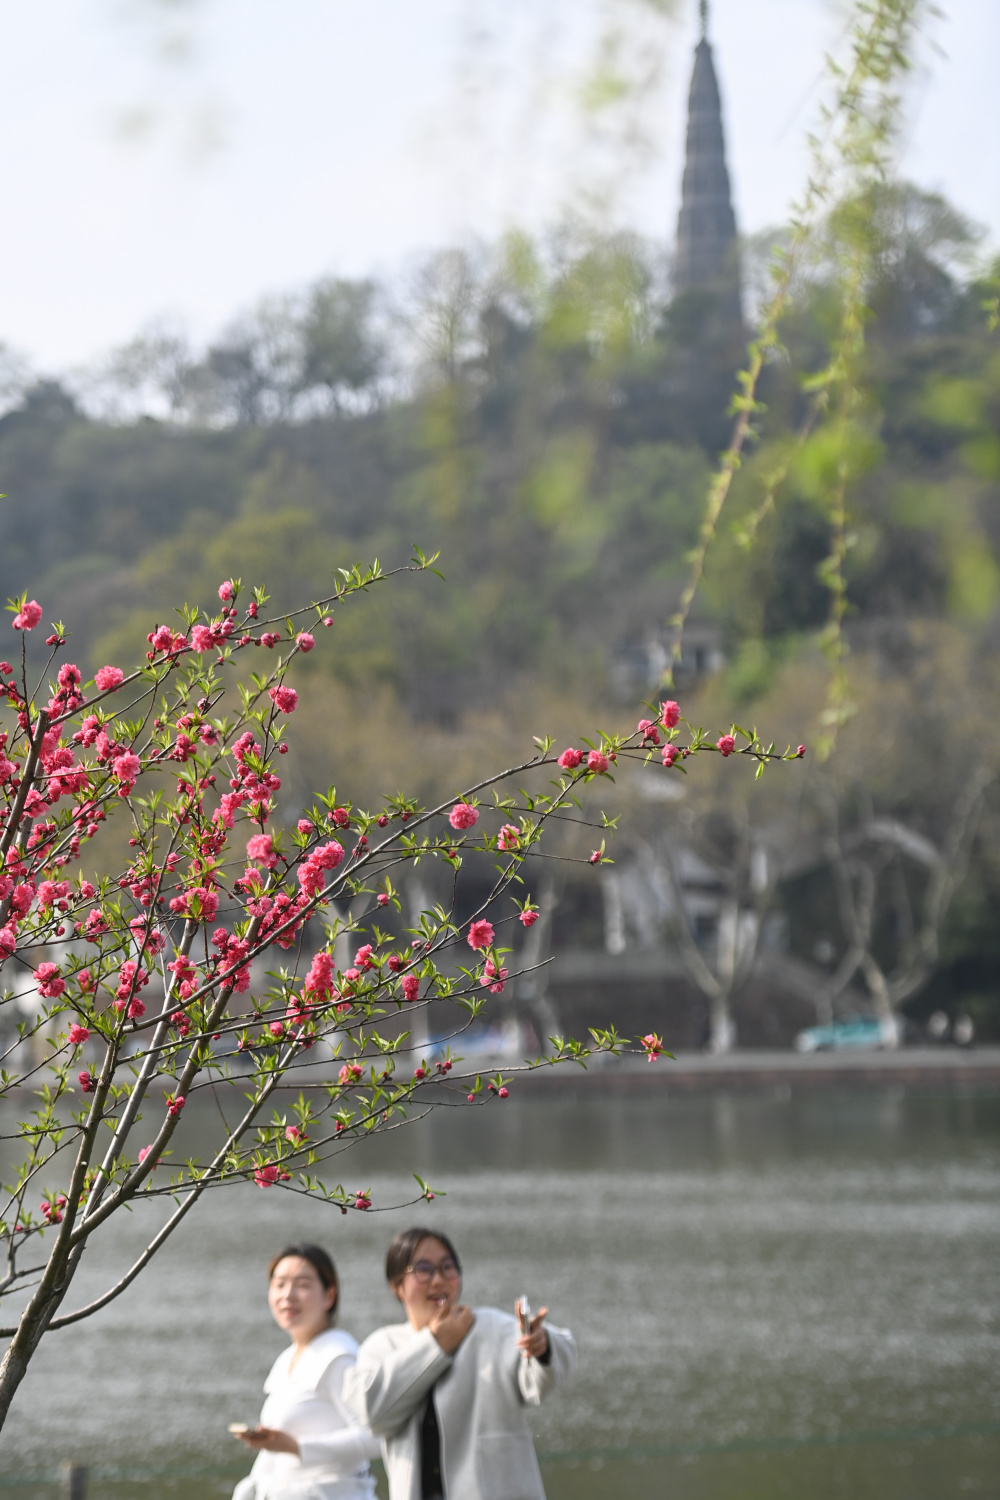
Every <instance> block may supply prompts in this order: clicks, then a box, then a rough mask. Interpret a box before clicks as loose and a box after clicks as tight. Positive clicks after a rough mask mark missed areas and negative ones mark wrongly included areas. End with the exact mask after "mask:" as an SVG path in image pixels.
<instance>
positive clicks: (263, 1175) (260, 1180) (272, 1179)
mask: <svg viewBox="0 0 1000 1500" xmlns="http://www.w3.org/2000/svg"><path fill="white" fill-rule="evenodd" d="M280 1176H281V1173H280V1171H279V1169H278V1168H277V1167H276V1166H275V1165H274V1164H273V1162H272V1163H271V1164H270V1165H269V1166H266V1167H257V1168H255V1170H254V1174H253V1180H254V1182H255V1183H256V1184H257V1186H258V1187H259V1188H267V1187H273V1186H274V1184H275V1183H276V1182H277V1181H278V1179H279V1178H280Z"/></svg>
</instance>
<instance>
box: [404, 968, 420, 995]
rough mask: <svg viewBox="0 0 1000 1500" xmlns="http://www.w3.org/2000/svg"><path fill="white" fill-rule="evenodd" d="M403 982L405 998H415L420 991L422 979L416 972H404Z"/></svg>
mask: <svg viewBox="0 0 1000 1500" xmlns="http://www.w3.org/2000/svg"><path fill="white" fill-rule="evenodd" d="M402 983H403V998H404V999H405V1000H415V999H416V998H417V996H418V994H419V993H420V980H419V979H418V978H417V976H416V974H404V975H403V981H402Z"/></svg>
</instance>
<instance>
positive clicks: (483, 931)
mask: <svg viewBox="0 0 1000 1500" xmlns="http://www.w3.org/2000/svg"><path fill="white" fill-rule="evenodd" d="M495 936H496V934H495V933H494V931H493V924H492V923H491V922H487V921H486V920H485V919H483V918H480V920H479V921H478V922H472V923H471V924H470V926H469V936H468V944H469V947H470V948H492V946H493V939H494V937H495Z"/></svg>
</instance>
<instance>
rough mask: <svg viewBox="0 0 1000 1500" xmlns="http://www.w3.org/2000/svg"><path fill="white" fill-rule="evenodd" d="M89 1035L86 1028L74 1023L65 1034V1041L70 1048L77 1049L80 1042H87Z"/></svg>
mask: <svg viewBox="0 0 1000 1500" xmlns="http://www.w3.org/2000/svg"><path fill="white" fill-rule="evenodd" d="M89 1035H90V1032H89V1031H88V1030H87V1028H86V1026H80V1025H78V1024H77V1022H76V1021H74V1022H73V1024H72V1026H71V1027H70V1028H69V1031H68V1032H67V1034H66V1040H67V1041H68V1042H69V1044H70V1046H71V1047H78V1046H79V1045H80V1043H81V1042H85V1041H86V1040H87V1038H88V1036H89Z"/></svg>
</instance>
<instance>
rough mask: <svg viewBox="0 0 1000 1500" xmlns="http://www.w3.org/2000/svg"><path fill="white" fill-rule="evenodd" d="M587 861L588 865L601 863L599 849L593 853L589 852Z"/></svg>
mask: <svg viewBox="0 0 1000 1500" xmlns="http://www.w3.org/2000/svg"><path fill="white" fill-rule="evenodd" d="M587 863H588V865H599V864H600V863H601V851H600V849H595V850H594V852H593V854H591V856H590V858H589V859H588V860H587Z"/></svg>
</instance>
